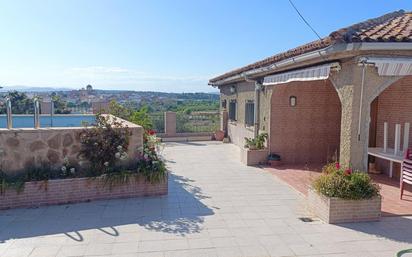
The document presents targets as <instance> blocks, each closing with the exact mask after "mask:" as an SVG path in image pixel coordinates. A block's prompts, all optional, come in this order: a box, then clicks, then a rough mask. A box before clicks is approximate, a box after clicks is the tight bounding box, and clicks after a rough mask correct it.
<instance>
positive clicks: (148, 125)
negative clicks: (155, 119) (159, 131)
mask: <svg viewBox="0 0 412 257" xmlns="http://www.w3.org/2000/svg"><path fill="white" fill-rule="evenodd" d="M130 121H131V122H133V123H135V124H137V125H140V126H142V127H143V128H144V129H145V130H148V129H152V128H153V123H152V119H151V117H150V116H149V112H148V107H147V106H143V107H142V108H140V109H139V110H138V111H134V112H133V113H132V115H131V116H130Z"/></svg>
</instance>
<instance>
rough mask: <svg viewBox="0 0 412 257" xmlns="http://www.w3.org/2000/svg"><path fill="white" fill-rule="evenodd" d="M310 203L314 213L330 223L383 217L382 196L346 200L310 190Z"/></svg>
mask: <svg viewBox="0 0 412 257" xmlns="http://www.w3.org/2000/svg"><path fill="white" fill-rule="evenodd" d="M308 205H309V209H310V210H311V211H312V213H313V214H315V215H316V216H318V217H319V218H320V219H321V220H323V221H324V222H326V223H329V224H336V223H346V222H362V221H379V220H380V217H381V197H380V196H377V197H374V198H371V199H365V200H345V199H340V198H331V197H326V196H323V195H319V194H318V193H317V192H316V191H315V190H313V189H309V191H308Z"/></svg>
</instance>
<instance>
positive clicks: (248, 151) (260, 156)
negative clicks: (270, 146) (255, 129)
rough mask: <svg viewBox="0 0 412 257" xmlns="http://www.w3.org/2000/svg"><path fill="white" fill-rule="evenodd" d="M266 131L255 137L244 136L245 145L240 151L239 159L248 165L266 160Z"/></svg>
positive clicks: (262, 162)
mask: <svg viewBox="0 0 412 257" xmlns="http://www.w3.org/2000/svg"><path fill="white" fill-rule="evenodd" d="M267 138H268V134H267V133H262V134H259V135H257V136H256V137H255V138H247V137H245V147H244V148H243V149H242V151H241V160H242V162H243V163H245V164H246V165H248V166H251V165H257V164H264V163H266V162H267V157H268V150H267V149H266V148H265V142H266V139H267Z"/></svg>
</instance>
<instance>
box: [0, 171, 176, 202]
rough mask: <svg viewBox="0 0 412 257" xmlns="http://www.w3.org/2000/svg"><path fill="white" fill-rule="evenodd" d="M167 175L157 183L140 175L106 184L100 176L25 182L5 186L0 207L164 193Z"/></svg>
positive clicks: (166, 189)
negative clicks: (19, 188)
mask: <svg viewBox="0 0 412 257" xmlns="http://www.w3.org/2000/svg"><path fill="white" fill-rule="evenodd" d="M167 192H168V187H167V176H166V177H165V178H164V179H162V180H161V181H159V182H157V183H151V182H149V181H148V180H147V179H146V178H145V177H144V176H143V175H135V176H133V177H130V178H129V179H128V181H126V182H124V183H119V184H116V185H112V186H110V185H109V184H108V181H107V180H106V179H105V178H104V177H98V178H71V179H54V180H48V181H35V182H26V183H25V184H24V189H23V190H22V191H16V190H15V189H13V188H8V189H6V190H5V191H3V193H2V194H1V195H0V209H10V208H18V207H37V206H41V205H52V204H66V203H77V202H87V201H93V200H102V199H115V198H128V197H138V196H157V195H166V194H167Z"/></svg>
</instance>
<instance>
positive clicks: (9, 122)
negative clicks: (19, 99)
mask: <svg viewBox="0 0 412 257" xmlns="http://www.w3.org/2000/svg"><path fill="white" fill-rule="evenodd" d="M6 113H7V129H12V128H13V117H12V112H11V99H10V98H9V97H7V98H6Z"/></svg>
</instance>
